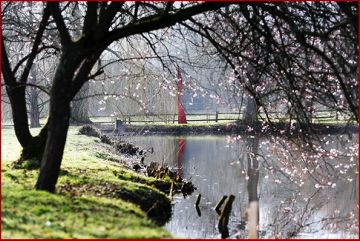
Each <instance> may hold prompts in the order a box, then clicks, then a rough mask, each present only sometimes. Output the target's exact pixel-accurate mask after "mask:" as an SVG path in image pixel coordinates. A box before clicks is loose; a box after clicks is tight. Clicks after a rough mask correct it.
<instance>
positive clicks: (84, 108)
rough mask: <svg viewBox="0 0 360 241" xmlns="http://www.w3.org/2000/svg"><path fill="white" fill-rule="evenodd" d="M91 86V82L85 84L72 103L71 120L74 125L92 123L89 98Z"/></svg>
mask: <svg viewBox="0 0 360 241" xmlns="http://www.w3.org/2000/svg"><path fill="white" fill-rule="evenodd" d="M89 90H90V85H89V82H86V83H84V85H83V86H82V87H81V89H80V91H79V92H78V93H77V95H76V97H75V100H74V101H73V102H72V107H71V119H70V122H71V123H73V124H88V123H92V122H91V120H90V118H89V99H88V98H87V97H88V96H89ZM76 99H78V100H76Z"/></svg>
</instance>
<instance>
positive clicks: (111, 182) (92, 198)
mask: <svg viewBox="0 0 360 241" xmlns="http://www.w3.org/2000/svg"><path fill="white" fill-rule="evenodd" d="M38 131H39V129H32V132H33V133H36V132H38ZM77 132H78V128H77V127H71V128H70V130H69V134H68V140H67V143H66V147H65V152H64V157H63V163H62V172H61V175H60V177H59V181H58V185H57V192H56V194H50V193H47V192H43V191H35V190H34V188H33V187H34V185H35V182H36V178H37V175H38V170H28V169H15V168H13V167H12V163H13V162H14V161H15V160H16V159H17V158H18V157H19V155H20V151H21V147H20V145H19V144H18V142H17V140H16V138H15V135H14V130H13V129H11V128H9V129H2V136H1V148H2V152H1V162H2V163H1V164H2V172H1V173H2V175H1V181H2V238H166V237H171V236H170V234H169V233H168V232H167V231H165V230H164V229H163V228H162V227H161V226H160V224H164V222H165V221H166V220H167V219H169V217H170V212H171V204H170V199H169V198H168V197H167V195H166V194H164V193H163V192H161V191H160V190H159V189H157V188H156V185H155V184H156V183H158V180H155V179H154V178H149V177H145V176H141V175H138V174H136V173H135V172H132V171H130V170H128V169H127V168H126V166H125V164H124V163H123V162H122V160H121V157H120V156H118V155H116V154H114V153H113V152H112V151H111V148H110V146H107V145H105V144H103V143H100V142H99V140H98V138H95V137H88V136H83V135H78V134H77Z"/></svg>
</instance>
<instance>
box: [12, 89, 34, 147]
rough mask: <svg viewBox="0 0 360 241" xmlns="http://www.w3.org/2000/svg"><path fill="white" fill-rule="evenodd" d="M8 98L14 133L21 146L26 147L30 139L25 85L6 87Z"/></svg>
mask: <svg viewBox="0 0 360 241" xmlns="http://www.w3.org/2000/svg"><path fill="white" fill-rule="evenodd" d="M6 90H7V94H8V96H9V99H10V104H11V109H12V116H13V121H14V129H15V135H16V137H17V139H18V141H19V143H20V145H21V146H22V147H26V146H27V145H28V144H29V142H30V141H31V139H32V136H31V133H30V129H29V122H28V117H27V109H26V102H25V86H19V85H16V86H12V87H7V88H6Z"/></svg>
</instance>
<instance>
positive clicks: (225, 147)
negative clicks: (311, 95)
mask: <svg viewBox="0 0 360 241" xmlns="http://www.w3.org/2000/svg"><path fill="white" fill-rule="evenodd" d="M124 139H126V140H128V141H130V142H133V143H135V144H136V145H138V146H141V147H143V148H149V147H153V148H154V152H153V153H152V154H150V153H148V154H147V157H146V159H145V162H150V161H157V162H160V163H164V164H166V165H168V166H169V167H171V168H174V169H177V171H178V172H179V174H180V175H182V177H183V178H185V179H188V180H191V181H192V182H193V184H194V185H195V186H196V187H197V190H195V192H194V193H193V194H192V195H190V196H188V197H185V198H184V197H183V196H182V195H178V196H175V197H174V203H175V204H174V207H173V214H172V218H171V220H170V221H169V222H168V223H167V224H166V226H165V228H166V229H167V230H168V231H169V232H170V233H172V235H173V236H175V237H178V238H220V237H221V235H220V233H219V230H218V221H219V215H218V214H217V213H216V211H215V210H214V207H215V205H216V204H217V202H218V201H219V200H220V199H221V198H222V197H223V196H224V195H227V196H229V195H231V194H232V195H234V196H235V200H234V203H233V205H232V211H231V214H230V219H229V225H228V228H229V235H230V237H233V238H246V237H247V235H248V231H247V228H248V226H247V217H246V209H247V208H248V205H249V201H251V200H258V204H259V226H258V229H259V237H260V238H275V237H279V238H286V237H299V238H315V237H321V238H333V237H335V238H354V237H357V233H358V205H357V204H358V156H357V155H358V143H357V140H358V137H357V135H353V136H348V135H336V136H330V135H328V136H323V137H321V140H320V141H318V144H316V143H315V145H314V146H313V148H310V147H309V145H308V144H306V143H302V142H301V141H300V140H287V139H284V138H281V137H264V136H262V137H255V136H210V135H209V136H185V137H178V136H130V137H125V138H124ZM198 194H201V201H200V204H199V207H200V212H201V214H199V213H198V212H197V211H196V208H195V202H196V198H197V196H198Z"/></svg>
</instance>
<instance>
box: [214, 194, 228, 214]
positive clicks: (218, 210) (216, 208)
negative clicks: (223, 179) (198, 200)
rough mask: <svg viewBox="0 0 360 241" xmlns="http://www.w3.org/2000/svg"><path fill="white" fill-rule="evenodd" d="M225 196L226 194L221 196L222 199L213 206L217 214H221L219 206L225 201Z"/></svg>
mask: <svg viewBox="0 0 360 241" xmlns="http://www.w3.org/2000/svg"><path fill="white" fill-rule="evenodd" d="M226 198H227V196H226V195H225V196H223V197H222V199H221V200H220V201H219V202H218V203H217V204H216V206H215V211H216V212H217V214H219V215H220V214H221V210H220V209H221V206H222V205H223V203H224V202H225V199H226Z"/></svg>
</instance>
